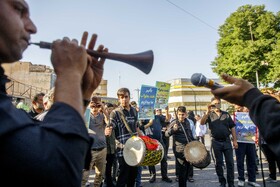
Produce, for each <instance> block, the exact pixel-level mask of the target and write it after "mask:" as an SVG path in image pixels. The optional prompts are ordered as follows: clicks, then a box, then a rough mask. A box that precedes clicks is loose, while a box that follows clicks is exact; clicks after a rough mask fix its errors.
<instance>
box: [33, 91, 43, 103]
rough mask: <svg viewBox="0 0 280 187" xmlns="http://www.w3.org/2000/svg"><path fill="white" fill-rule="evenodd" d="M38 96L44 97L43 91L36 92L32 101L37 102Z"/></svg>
mask: <svg viewBox="0 0 280 187" xmlns="http://www.w3.org/2000/svg"><path fill="white" fill-rule="evenodd" d="M40 96H42V97H44V96H45V94H44V93H43V92H41V93H37V94H36V95H35V96H34V97H33V102H37V101H38V99H39V97H40Z"/></svg>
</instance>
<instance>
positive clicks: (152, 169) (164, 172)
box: [149, 141, 167, 178]
mask: <svg viewBox="0 0 280 187" xmlns="http://www.w3.org/2000/svg"><path fill="white" fill-rule="evenodd" d="M160 143H161V144H164V143H163V142H162V141H160ZM162 146H163V147H164V145H162ZM160 170H161V177H162V178H167V154H165V150H164V155H163V158H162V160H161V162H160ZM149 171H150V175H155V174H156V167H155V166H149Z"/></svg>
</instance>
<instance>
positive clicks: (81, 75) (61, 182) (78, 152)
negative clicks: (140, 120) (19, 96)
mask: <svg viewBox="0 0 280 187" xmlns="http://www.w3.org/2000/svg"><path fill="white" fill-rule="evenodd" d="M0 10H1V11H0V64H1V66H0V123H1V128H0V147H1V154H0V168H1V169H0V179H1V186H28V187H33V186H53V187H55V186H59V187H69V186H80V185H81V178H82V175H81V171H82V169H83V168H84V166H85V157H86V153H87V151H88V149H89V146H90V139H89V136H88V133H87V130H86V127H85V123H84V119H83V116H84V108H83V99H84V100H88V99H89V98H90V96H91V94H92V92H93V91H94V90H95V89H96V88H97V87H98V85H99V83H100V81H101V78H102V75H103V64H104V61H105V59H103V58H102V59H101V60H97V59H95V58H93V57H90V56H89V55H88V54H87V52H86V48H85V47H84V46H85V45H86V42H87V35H88V34H87V33H84V35H83V39H82V41H81V45H79V44H78V41H77V40H75V39H74V40H70V39H69V38H67V37H65V38H63V39H62V40H56V41H54V42H53V43H52V57H51V62H52V64H53V67H54V71H55V73H56V75H57V78H56V81H55V86H56V89H55V94H54V104H53V106H52V107H51V109H50V110H49V112H48V114H47V115H46V116H45V118H44V120H43V121H42V122H34V120H32V119H31V118H30V116H29V115H28V114H27V113H26V112H25V111H23V110H19V109H16V108H15V107H14V105H13V104H12V102H11V98H10V97H9V96H8V95H7V93H6V83H7V82H9V79H8V78H7V76H6V75H5V74H4V69H3V68H2V64H3V63H10V64H11V63H13V62H15V61H18V60H20V59H21V58H22V54H23V51H24V50H25V49H26V48H27V47H28V45H29V42H30V37H31V35H32V34H35V33H36V32H37V28H36V26H35V25H34V23H33V22H32V20H31V19H30V12H29V6H28V4H27V3H26V1H24V0H1V1H0ZM96 38H97V37H96V35H93V37H92V40H91V41H90V42H89V46H90V47H89V49H93V47H94V44H95V42H96ZM98 51H99V52H106V51H108V50H106V49H103V46H100V47H99V49H98ZM84 103H87V102H84Z"/></svg>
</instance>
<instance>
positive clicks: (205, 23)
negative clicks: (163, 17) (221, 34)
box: [166, 0, 217, 31]
mask: <svg viewBox="0 0 280 187" xmlns="http://www.w3.org/2000/svg"><path fill="white" fill-rule="evenodd" d="M166 1H167V2H168V3H170V4H171V5H173V6H175V7H176V8H178V9H180V10H182V11H183V12H185V13H186V14H188V15H190V16H191V17H193V18H194V19H196V20H198V21H200V22H201V23H203V24H204V25H207V26H208V27H210V28H211V29H213V30H215V31H217V29H216V28H215V27H213V26H211V25H210V24H208V23H207V22H205V21H203V20H202V19H200V18H199V17H197V16H195V15H193V14H192V13H190V12H188V11H187V10H185V9H184V8H182V7H180V6H178V5H176V4H175V3H172V2H171V1H169V0H166Z"/></svg>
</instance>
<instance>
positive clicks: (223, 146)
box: [201, 98, 238, 187]
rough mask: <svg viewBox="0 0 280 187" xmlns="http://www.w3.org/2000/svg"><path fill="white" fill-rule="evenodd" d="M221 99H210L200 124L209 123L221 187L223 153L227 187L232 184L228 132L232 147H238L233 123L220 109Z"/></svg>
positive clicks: (232, 166) (230, 150)
mask: <svg viewBox="0 0 280 187" xmlns="http://www.w3.org/2000/svg"><path fill="white" fill-rule="evenodd" d="M220 108H221V100H220V99H217V98H212V99H211V104H210V105H208V111H207V112H206V114H205V115H204V116H203V117H202V119H201V124H206V123H208V124H209V129H210V130H211V136H212V147H213V150H214V155H215V158H216V173H217V175H218V177H219V182H220V183H221V187H225V186H226V179H225V177H224V170H223V162H224V161H223V155H224V158H225V160H226V166H227V183H228V186H229V187H233V186H234V161H233V150H232V145H231V142H230V134H231V135H232V139H233V147H234V148H235V149H237V148H238V144H237V140H236V133H235V128H234V127H235V124H234V122H233V120H232V119H231V116H230V115H229V113H228V112H225V111H222V110H221V109H220Z"/></svg>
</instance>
